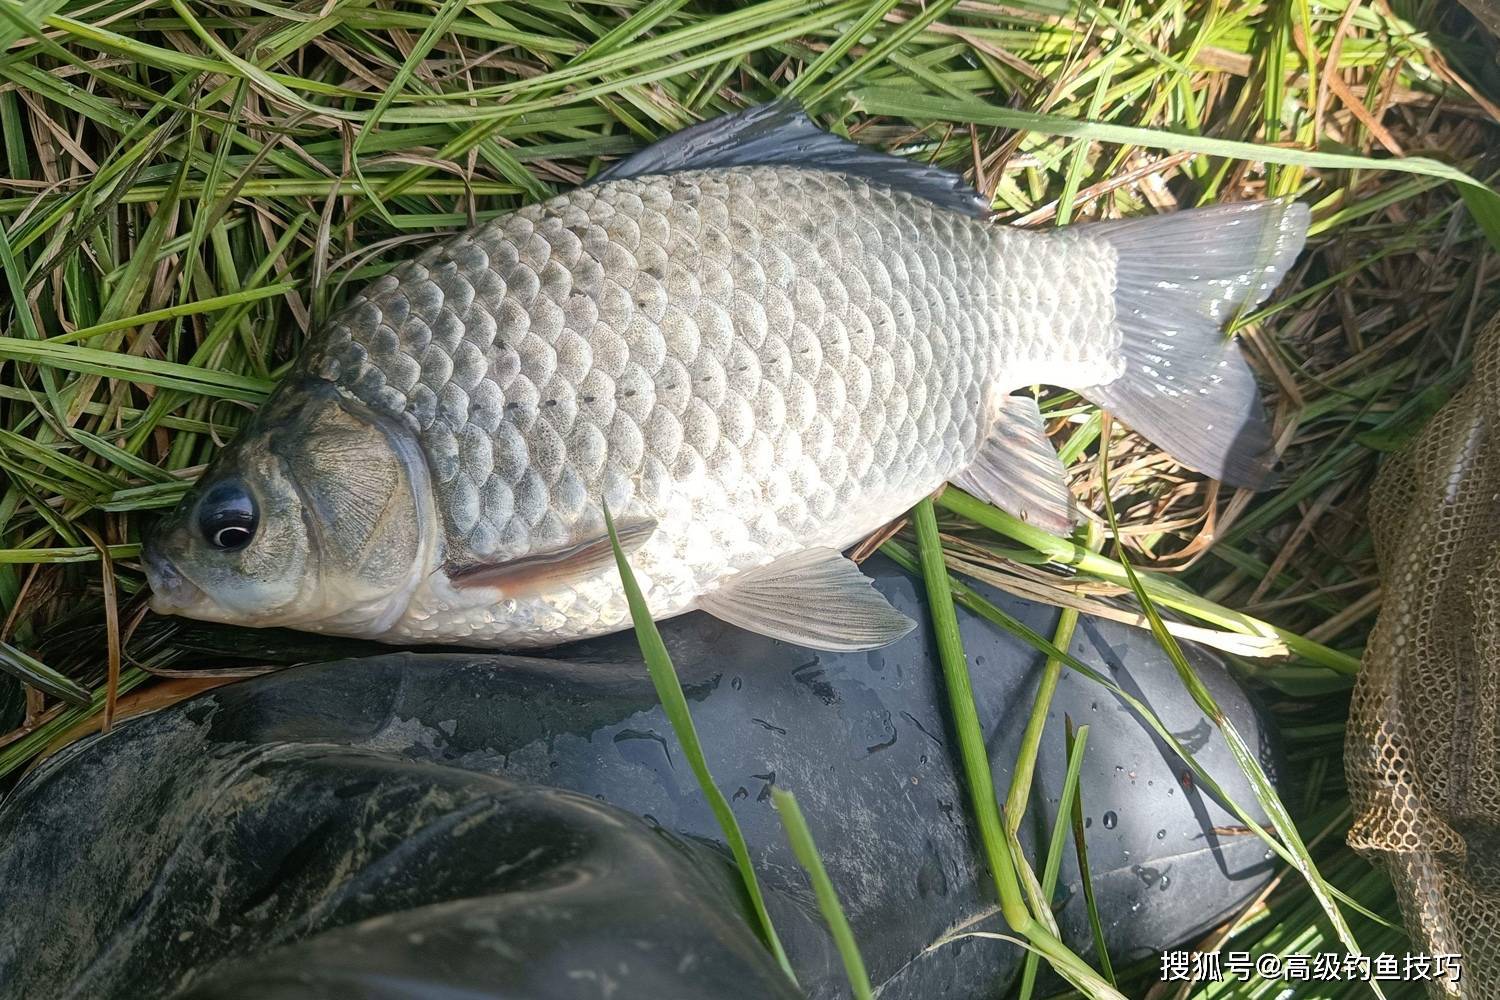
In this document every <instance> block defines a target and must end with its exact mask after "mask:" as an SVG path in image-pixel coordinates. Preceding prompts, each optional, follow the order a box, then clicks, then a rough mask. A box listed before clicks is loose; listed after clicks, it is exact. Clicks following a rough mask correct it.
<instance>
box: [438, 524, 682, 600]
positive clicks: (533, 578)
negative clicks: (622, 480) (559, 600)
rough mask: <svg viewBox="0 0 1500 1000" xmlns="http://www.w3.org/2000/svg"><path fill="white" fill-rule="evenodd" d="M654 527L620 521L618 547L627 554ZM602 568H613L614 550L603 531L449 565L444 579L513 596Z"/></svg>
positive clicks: (458, 584) (462, 587) (456, 584)
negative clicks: (492, 559)
mask: <svg viewBox="0 0 1500 1000" xmlns="http://www.w3.org/2000/svg"><path fill="white" fill-rule="evenodd" d="M655 531H656V522H655V521H637V522H635V523H633V524H626V525H622V526H621V527H620V528H619V531H618V535H619V538H620V548H621V549H622V550H624V552H625V554H626V555H630V554H631V553H632V552H635V551H636V550H638V549H639V548H640V547H641V546H642V545H645V544H646V540H647V539H649V538H650V537H651V535H652V534H653V533H654V532H655ZM605 570H609V571H610V572H614V571H615V555H614V550H613V549H612V548H611V547H610V544H609V535H607V534H604V535H599V536H598V537H596V538H588V539H585V540H583V541H581V542H578V543H577V544H575V545H569V546H567V547H565V548H559V549H553V550H550V551H547V552H538V553H535V554H533V555H528V556H523V557H521V558H520V559H509V560H507V561H505V562H499V563H477V564H473V565H468V566H461V567H457V568H453V569H450V570H449V571H448V579H449V581H450V582H451V583H452V585H453V586H454V587H456V588H458V589H460V590H470V589H475V588H480V587H490V588H493V589H495V590H498V591H500V592H501V593H502V594H505V595H507V596H513V595H516V594H522V593H531V592H534V591H537V590H543V589H545V588H546V587H548V586H550V585H552V584H556V583H560V582H566V581H568V580H579V579H583V578H585V577H589V576H593V575H594V574H596V573H600V572H603V571H605Z"/></svg>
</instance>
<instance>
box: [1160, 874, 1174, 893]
mask: <svg viewBox="0 0 1500 1000" xmlns="http://www.w3.org/2000/svg"><path fill="white" fill-rule="evenodd" d="M1171 884H1172V876H1170V875H1163V876H1162V877H1161V891H1162V892H1166V891H1167V886H1169V885H1171Z"/></svg>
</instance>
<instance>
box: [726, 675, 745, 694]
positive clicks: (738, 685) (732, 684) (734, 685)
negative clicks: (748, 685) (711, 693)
mask: <svg viewBox="0 0 1500 1000" xmlns="http://www.w3.org/2000/svg"><path fill="white" fill-rule="evenodd" d="M744 683H745V682H744V681H742V680H740V679H739V678H738V677H736V678H735V679H734V680H732V681H730V682H729V686H730V687H732V688H734V689H735V690H736V691H738V690H739V689H740V688H741V687H742V686H743V685H744Z"/></svg>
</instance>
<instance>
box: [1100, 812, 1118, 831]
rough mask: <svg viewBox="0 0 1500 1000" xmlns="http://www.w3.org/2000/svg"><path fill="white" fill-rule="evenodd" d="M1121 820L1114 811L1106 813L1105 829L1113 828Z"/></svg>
mask: <svg viewBox="0 0 1500 1000" xmlns="http://www.w3.org/2000/svg"><path fill="white" fill-rule="evenodd" d="M1119 822H1120V817H1118V816H1116V815H1115V814H1114V812H1113V811H1110V812H1107V813H1105V814H1104V829H1106V830H1113V829H1114V828H1115V826H1116V824H1118V823H1119Z"/></svg>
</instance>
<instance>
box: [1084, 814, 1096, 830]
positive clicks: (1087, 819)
mask: <svg viewBox="0 0 1500 1000" xmlns="http://www.w3.org/2000/svg"><path fill="white" fill-rule="evenodd" d="M1093 825H1094V817H1092V816H1085V817H1084V818H1083V828H1084V829H1085V830H1087V829H1088V828H1089V827H1091V826H1093Z"/></svg>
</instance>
